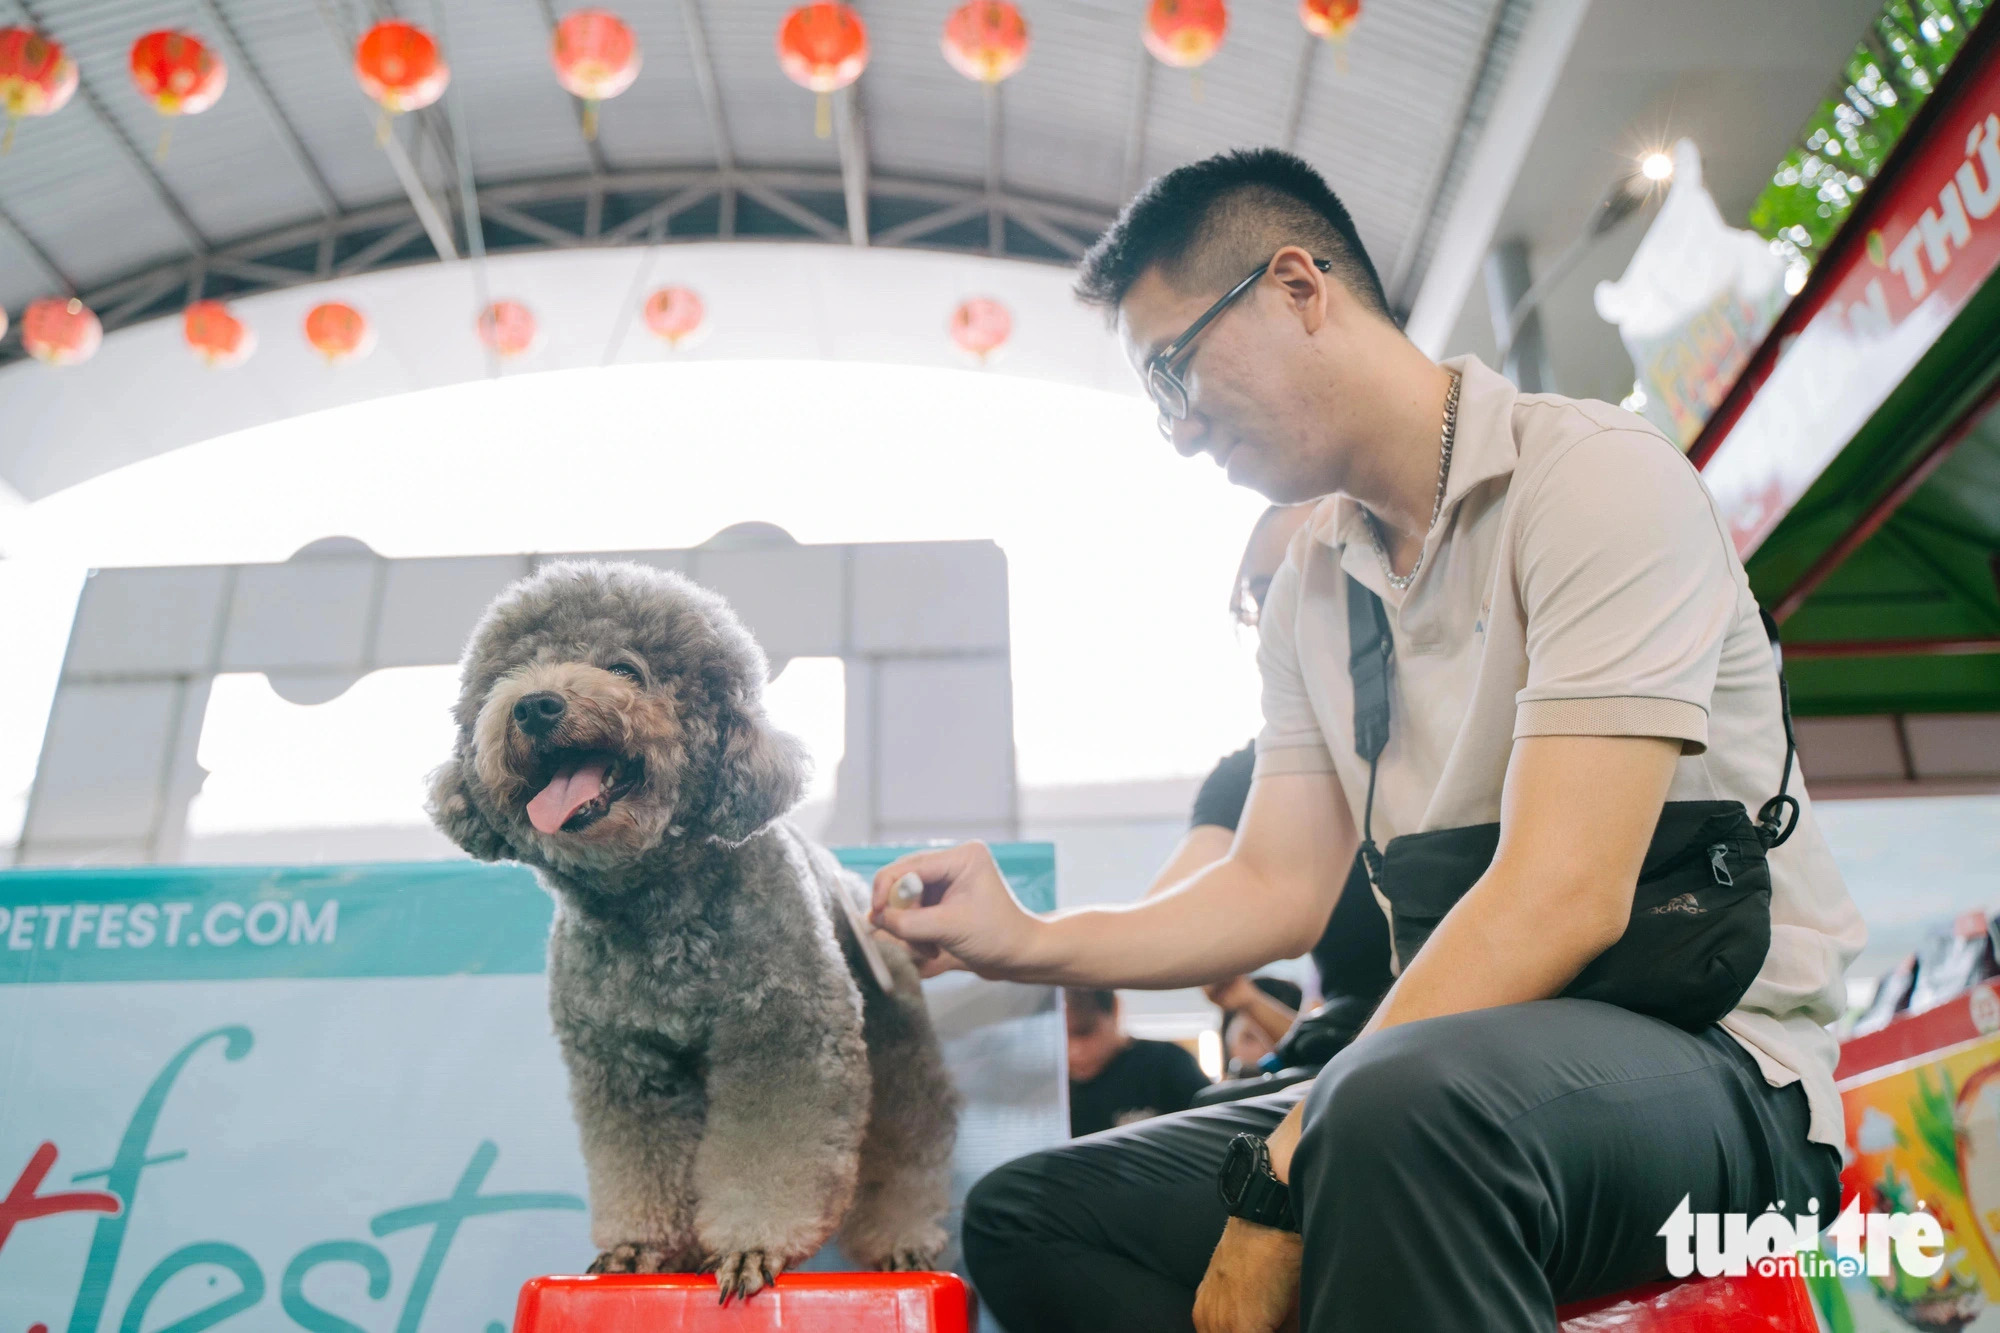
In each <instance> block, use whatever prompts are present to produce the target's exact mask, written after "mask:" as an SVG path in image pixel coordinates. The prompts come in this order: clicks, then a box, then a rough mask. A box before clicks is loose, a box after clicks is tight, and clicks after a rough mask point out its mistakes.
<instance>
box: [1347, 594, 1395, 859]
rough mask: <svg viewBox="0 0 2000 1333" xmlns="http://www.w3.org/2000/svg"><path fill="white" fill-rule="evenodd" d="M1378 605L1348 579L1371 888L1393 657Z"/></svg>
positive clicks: (1364, 847) (1377, 854) (1350, 670)
mask: <svg viewBox="0 0 2000 1333" xmlns="http://www.w3.org/2000/svg"><path fill="white" fill-rule="evenodd" d="M1395 651H1396V648H1395V642H1394V640H1392V639H1391V638H1390V636H1389V613H1388V611H1387V610H1385V609H1384V608H1383V606H1382V599H1381V598H1380V597H1377V596H1376V595H1375V594H1374V593H1373V592H1371V591H1370V590H1369V589H1367V588H1365V587H1363V586H1362V584H1361V582H1360V581H1359V580H1358V579H1356V578H1355V577H1354V576H1353V575H1352V574H1349V575H1348V576H1347V674H1348V675H1349V676H1350V677H1351V678H1352V679H1353V681H1354V753H1356V754H1358V755H1360V756H1361V757H1362V758H1363V759H1366V760H1367V761H1368V803H1367V804H1366V805H1364V806H1363V807H1362V812H1361V864H1362V865H1363V866H1364V867H1365V868H1366V869H1367V871H1368V882H1369V883H1370V884H1374V883H1375V882H1376V880H1377V878H1378V875H1379V872H1380V870H1381V868H1382V853H1381V851H1380V849H1378V848H1377V847H1376V846H1375V770H1376V767H1377V765H1378V764H1379V763H1380V762H1381V759H1382V749H1383V747H1384V746H1386V745H1387V744H1388V743H1389V659H1390V658H1391V657H1392V656H1393V655H1394V654H1395Z"/></svg>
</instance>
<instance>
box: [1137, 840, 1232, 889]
mask: <svg viewBox="0 0 2000 1333" xmlns="http://www.w3.org/2000/svg"><path fill="white" fill-rule="evenodd" d="M1235 841H1236V830H1235V829H1229V828H1224V827H1222V825H1220V824H1196V825H1195V826H1194V827H1193V828H1191V829H1189V830H1188V831H1187V834H1186V836H1185V837H1183V838H1182V839H1181V840H1180V845H1179V846H1177V847H1175V848H1174V852H1173V855H1172V856H1169V857H1168V858H1167V863H1166V864H1165V865H1163V866H1161V867H1160V873H1159V874H1157V875H1155V876H1153V882H1152V883H1151V884H1148V885H1147V886H1146V892H1145V893H1144V894H1142V895H1140V896H1141V897H1146V898H1157V897H1158V896H1159V895H1161V894H1163V893H1165V892H1166V891H1167V890H1168V889H1171V888H1175V887H1177V886H1179V885H1180V884H1182V883H1184V882H1186V881H1187V880H1190V879H1193V878H1194V877H1195V876H1196V875H1197V874H1199V873H1201V872H1202V871H1204V870H1206V869H1208V868H1209V867H1210V866H1212V865H1214V864H1215V863H1216V862H1217V861H1220V860H1221V859H1222V858H1223V857H1225V856H1227V855H1229V848H1230V845H1231V844H1232V843H1234V842H1235Z"/></svg>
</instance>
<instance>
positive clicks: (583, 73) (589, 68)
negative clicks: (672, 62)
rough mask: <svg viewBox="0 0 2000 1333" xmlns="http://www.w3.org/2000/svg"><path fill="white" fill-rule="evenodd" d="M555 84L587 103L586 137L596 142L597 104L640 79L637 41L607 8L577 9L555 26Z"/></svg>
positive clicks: (550, 52) (621, 20) (623, 23)
mask: <svg viewBox="0 0 2000 1333" xmlns="http://www.w3.org/2000/svg"><path fill="white" fill-rule="evenodd" d="M549 58H550V59H551V60H553V61H555V66H556V82H557V83H560V84H561V85H562V86H563V87H564V88H566V89H567V90H569V92H570V93H571V94H572V95H574V96H576V97H581V98H582V99H583V135H584V137H585V138H586V139H595V138H596V137H597V104H598V103H599V102H602V101H603V100H604V99H605V98H607V97H616V96H618V94H620V93H622V92H624V91H625V90H626V89H627V88H630V87H631V86H632V80H634V79H636V78H638V77H639V41H638V39H637V38H635V37H634V36H633V35H632V29H631V28H629V27H627V26H626V24H625V20H623V19H621V18H619V17H618V16H617V15H616V14H613V13H612V12H610V11H609V10H605V9H579V10H577V11H576V12H575V13H574V14H571V15H570V16H569V17H568V18H566V19H564V20H563V21H562V22H561V23H558V24H556V35H555V41H554V43H553V44H552V45H551V46H550V48H549Z"/></svg>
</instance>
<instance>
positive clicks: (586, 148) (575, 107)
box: [535, 0, 611, 176]
mask: <svg viewBox="0 0 2000 1333" xmlns="http://www.w3.org/2000/svg"><path fill="white" fill-rule="evenodd" d="M535 4H536V5H537V7H539V8H540V9H541V11H542V18H543V19H544V20H546V21H547V23H548V28H549V38H550V40H552V41H553V40H554V38H555V34H556V22H557V20H556V7H555V4H554V2H553V0H535ZM564 96H568V94H567V93H565V94H564ZM569 100H570V109H571V110H572V111H574V112H575V113H576V132H577V135H578V136H579V137H580V138H581V139H582V140H583V152H584V156H586V157H588V158H589V159H590V169H591V171H592V172H593V173H595V174H596V175H599V176H602V175H603V174H604V173H605V172H607V171H609V170H611V164H610V163H609V162H607V161H605V159H604V149H603V147H602V146H601V145H599V143H598V142H597V137H596V136H595V135H593V134H592V133H591V132H590V118H589V117H590V113H589V111H588V110H586V109H585V107H584V105H583V102H582V100H581V99H580V98H575V97H571V98H570V99H569Z"/></svg>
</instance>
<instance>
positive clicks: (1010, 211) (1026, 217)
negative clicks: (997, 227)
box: [1007, 204, 1111, 259]
mask: <svg viewBox="0 0 2000 1333" xmlns="http://www.w3.org/2000/svg"><path fill="white" fill-rule="evenodd" d="M1007 216H1008V217H1010V218H1012V219H1014V221H1015V222H1017V223H1019V224H1020V226H1021V230H1023V231H1025V232H1027V233H1028V234H1029V235H1030V236H1033V237H1036V238H1037V239H1039V240H1040V241H1041V242H1042V243H1043V244H1044V245H1047V246H1049V247H1050V248H1051V249H1053V250H1055V251H1056V252H1057V253H1059V254H1064V255H1068V256H1069V257H1070V258H1071V259H1081V258H1083V254H1084V251H1085V249H1087V248H1088V247H1086V246H1085V245H1084V243H1083V242H1082V241H1079V240H1077V239H1076V237H1074V236H1071V235H1070V234H1069V233H1068V232H1065V231H1062V230H1060V229H1059V228H1057V227H1056V226H1055V225H1054V224H1053V223H1050V222H1048V221H1047V220H1045V219H1044V218H1043V217H1041V215H1040V213H1039V210H1036V209H1033V208H1023V207H1021V206H1020V205H1018V204H1010V205H1008V207H1007ZM1110 225H1111V220H1110V219H1109V218H1106V219H1105V220H1104V221H1103V222H1101V223H1099V224H1098V227H1097V229H1098V230H1099V231H1102V230H1104V228H1105V227H1108V226H1110Z"/></svg>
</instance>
